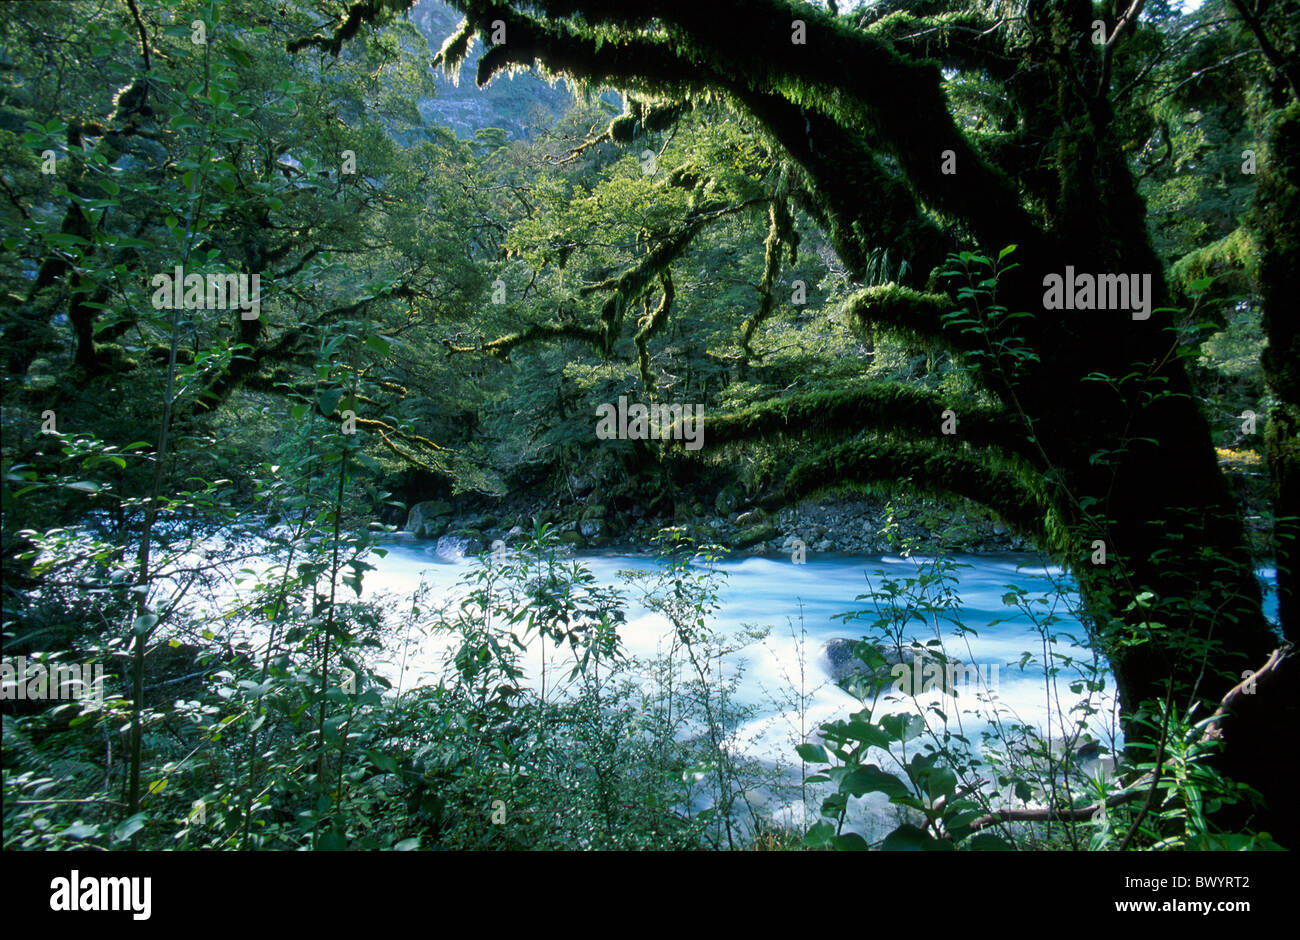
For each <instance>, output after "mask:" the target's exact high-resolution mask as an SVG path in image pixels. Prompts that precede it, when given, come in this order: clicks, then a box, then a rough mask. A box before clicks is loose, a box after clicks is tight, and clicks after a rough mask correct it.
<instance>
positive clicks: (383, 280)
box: [0, 0, 1300, 851]
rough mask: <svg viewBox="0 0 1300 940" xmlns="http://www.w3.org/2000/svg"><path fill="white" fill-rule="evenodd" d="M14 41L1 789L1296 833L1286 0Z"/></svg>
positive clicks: (385, 15)
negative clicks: (1013, 680)
mask: <svg viewBox="0 0 1300 940" xmlns="http://www.w3.org/2000/svg"><path fill="white" fill-rule="evenodd" d="M0 73H2V79H3V80H2V82H0V219H2V221H3V228H2V230H0V231H2V236H3V237H2V240H0V290H2V292H3V303H2V304H0V317H2V319H0V330H2V331H3V332H2V336H3V340H2V341H0V360H2V369H0V381H2V382H3V387H2V392H0V396H2V408H0V431H2V432H3V449H2V452H0V457H2V460H3V479H2V480H0V487H2V495H3V527H2V530H0V555H2V558H3V670H2V671H0V673H2V674H0V680H2V682H3V700H2V701H0V714H2V716H3V783H4V809H3V845H4V848H5V849H8V850H49V849H74V848H95V849H102V850H117V849H152V850H160V849H235V850H257V849H324V850H339V849H359V850H366V849H399V850H412V849H418V850H427V849H484V850H493V849H673V850H684V849H719V850H729V849H742V848H758V849H771V850H825V849H835V850H838V849H923V850H951V849H961V850H995V849H1000V850H1006V849H1035V850H1060V851H1104V850H1128V849H1132V850H1139V849H1140V850H1204V849H1276V848H1291V847H1293V846H1294V845H1295V844H1296V841H1297V838H1298V837H1300V830H1298V828H1297V822H1298V820H1297V809H1296V805H1295V800H1294V798H1293V789H1294V788H1293V786H1292V784H1293V781H1291V780H1290V779H1289V777H1288V776H1287V773H1286V772H1285V766H1287V762H1286V761H1285V759H1284V758H1283V756H1282V755H1284V753H1286V752H1287V751H1288V750H1289V747H1290V744H1291V742H1292V741H1293V740H1294V729H1295V726H1296V724H1295V723H1296V721H1297V717H1298V716H1297V709H1296V705H1297V702H1296V694H1295V691H1296V688H1297V683H1296V676H1295V671H1296V666H1295V656H1294V653H1293V648H1292V644H1293V643H1294V641H1295V639H1296V632H1297V630H1300V598H1298V597H1297V594H1296V582H1295V575H1296V570H1295V564H1296V563H1295V556H1296V552H1297V545H1296V536H1297V533H1300V332H1298V331H1300V312H1298V311H1297V299H1298V298H1300V3H1297V2H1295V0H1206V2H1203V3H1199V4H1198V3H1186V4H1179V3H1177V2H1174V0H1099V2H1089V0H875V2H852V0H838V2H836V0H447V2H446V3H441V2H434V0H351V2H348V0H270V2H267V0H169V2H166V3H156V2H152V0H69V2H38V0H30V2H29V0H20V2H12V3H7V4H5V5H4V6H3V7H2V8H0ZM1007 559H1010V561H1007ZM995 563H996V564H1003V563H1005V566H1006V568H1007V570H1008V571H1010V572H1011V573H1010V574H1008V575H1006V577H1005V578H1004V579H1003V582H1004V583H1001V584H996V585H995V586H994V587H993V588H992V590H993V592H994V593H993V596H994V597H995V598H999V599H1000V607H1002V608H1004V610H1003V611H1002V612H1001V613H1000V614H999V616H996V617H994V616H992V614H990V613H989V612H988V611H983V612H982V613H977V612H976V608H977V607H978V605H976V604H975V603H974V602H973V601H972V600H971V598H970V597H969V595H967V597H966V599H965V600H963V594H964V593H965V592H968V591H969V590H973V589H974V588H973V587H972V585H973V584H974V582H972V581H971V580H970V578H971V577H972V576H973V575H972V572H973V573H974V574H979V575H981V576H982V575H983V574H984V572H985V571H986V569H985V568H984V567H981V566H982V565H986V564H987V565H994V564H995ZM882 566H885V567H883V568H882ZM1017 566H1018V567H1017ZM1027 566H1033V567H1032V570H1033V571H1034V572H1038V574H1034V575H1032V576H1031V575H1022V574H1020V573H1019V572H1020V571H1021V570H1022V569H1025V568H1026V567H1027ZM868 569H869V570H868ZM864 570H868V574H867V577H866V579H865V580H864V579H863V577H862V572H863V571H864ZM877 570H885V571H886V573H885V574H884V575H880V574H878V573H872V572H874V571H877ZM987 570H993V569H992V568H989V569H987ZM996 570H998V571H1001V570H1002V569H1001V568H998V569H996ZM842 572H856V575H855V577H856V580H855V581H852V582H851V583H852V585H853V587H852V588H851V589H843V588H842V584H844V583H850V582H849V581H847V575H845V578H846V580H844V581H841V580H839V576H840V574H841V573H842ZM890 572H892V573H890ZM990 577H992V575H990ZM728 579H731V581H732V582H734V583H740V584H741V585H742V588H741V589H740V590H739V591H737V590H736V589H734V588H733V589H731V590H729V589H728V587H727V584H728ZM746 579H748V580H746ZM1006 582H1009V583H1006ZM769 589H770V590H771V591H774V592H775V591H780V590H785V591H787V594H788V596H789V597H790V598H794V597H795V596H796V595H798V596H799V597H800V598H801V600H800V604H801V603H802V600H806V599H809V598H811V597H816V598H819V599H822V600H825V602H826V603H828V604H829V603H838V604H839V605H840V606H839V607H838V608H836V611H837V612H839V611H844V614H843V616H842V617H841V618H840V619H841V621H842V622H841V624H840V625H839V626H838V627H836V628H835V630H834V631H833V630H832V628H831V626H830V618H829V617H821V614H819V613H817V612H815V611H812V610H811V609H810V610H809V611H805V610H804V609H803V608H802V606H798V605H796V604H795V603H794V602H793V601H782V602H780V603H761V602H760V601H765V600H767V599H770V597H771V596H775V595H769V594H768V593H766V592H767V591H768V590H769ZM760 591H761V592H762V593H761V594H760V593H758V592H760ZM837 591H839V592H841V593H839V594H837V593H836V592H837ZM746 592H750V603H749V604H748V605H746V604H744V603H743V600H744V596H745V593H746ZM782 596H786V595H782ZM742 607H743V608H744V612H737V611H739V609H740V608H742ZM849 608H853V609H852V610H850V609H849ZM751 609H752V610H753V611H756V612H755V613H752V615H751V612H750V611H751ZM980 609H981V610H982V608H980ZM818 610H820V608H818ZM995 613H996V611H995ZM819 617H820V618H821V619H820V620H819V619H818V618H819ZM750 620H754V621H756V623H754V624H749V623H748V621H750ZM742 622H745V623H746V626H744V627H743V628H742V627H738V626H737V625H738V624H741V623H742ZM976 624H977V626H978V629H977V626H976ZM652 626H653V629H654V631H657V632H654V633H653V636H651V634H650V632H648V631H651V627H652ZM1012 629H1016V630H1019V631H1020V633H1019V634H1012V633H1010V632H999V631H1010V630H1012ZM836 631H837V632H836ZM981 632H983V633H984V634H985V635H986V636H985V637H984V640H985V641H986V642H987V641H988V638H989V637H991V636H997V637H999V638H1002V637H1005V638H1006V640H1005V643H1006V650H1005V651H1003V652H1000V653H999V654H998V655H996V656H990V654H987V653H983V654H978V655H977V654H974V653H972V654H970V659H971V660H980V659H981V658H982V659H983V660H984V661H985V662H987V663H988V664H989V665H991V666H992V667H994V668H995V669H996V668H1000V669H1001V670H1002V671H1003V673H1005V674H1007V675H1013V674H1014V675H1015V676H1018V677H1020V679H1024V677H1026V676H1028V677H1031V678H1030V679H1028V680H1025V681H1027V682H1029V684H1030V685H1031V686H1034V687H1035V688H1036V691H1035V692H1034V693H1033V695H1034V697H1033V699H1032V701H1033V703H1034V707H1035V708H1038V707H1039V706H1040V705H1041V707H1042V712H1041V715H1042V720H1037V719H1031V718H1029V717H1026V716H1025V715H1023V714H1022V715H1016V716H1012V717H1007V713H1005V712H1003V711H999V710H998V708H997V704H996V701H995V700H994V699H995V697H990V696H989V695H987V694H985V693H988V691H989V690H988V688H983V689H982V690H980V691H979V692H974V693H972V692H971V691H970V690H969V689H968V688H963V689H962V690H961V691H960V692H959V690H958V686H959V685H961V684H962V683H961V681H960V679H961V677H962V675H963V673H962V670H963V669H964V668H965V666H967V665H970V662H969V661H967V660H965V659H964V658H963V655H962V654H959V653H958V649H959V648H960V649H970V647H969V646H968V645H965V644H969V643H970V642H971V640H972V639H975V640H978V639H979V634H980V633H981ZM778 639H779V640H780V645H779V647H771V646H770V644H772V643H775V642H777V640H778ZM819 639H820V640H826V642H825V644H824V645H823V648H822V650H821V651H820V652H819V651H818V649H817V648H816V641H817V640H819ZM999 642H1001V640H999ZM1015 644H1019V645H1015ZM773 648H777V649H779V652H777V653H771V655H770V656H769V658H768V659H762V658H761V656H760V653H759V652H758V651H760V650H763V649H768V650H769V651H770V650H771V649H773ZM980 648H981V649H985V647H980ZM998 649H999V650H1001V649H1002V647H998ZM764 655H766V654H764ZM746 657H750V658H748V659H747V658H746ZM754 657H759V658H754ZM990 659H991V660H992V661H991V662H988V661H989V660H990ZM413 664H418V665H413ZM764 664H768V665H764ZM769 667H770V668H769ZM913 667H914V668H915V670H916V672H915V674H912V673H909V672H908V670H911V669H913ZM923 669H924V675H925V676H926V677H938V678H937V679H936V680H935V683H929V682H927V683H924V684H923V683H922V682H921V681H920V680H921V673H922V671H923ZM746 670H748V671H749V673H748V674H749V675H753V674H757V675H758V676H759V677H760V678H761V679H762V680H763V682H764V683H766V684H765V685H764V686H763V689H764V691H765V694H768V695H769V698H772V699H773V700H774V701H769V702H767V704H765V705H762V706H760V705H759V704H757V699H756V697H755V695H754V694H753V693H752V689H753V688H754V682H755V681H756V680H753V679H752V678H746V676H747V673H746ZM765 670H767V671H765ZM772 670H777V671H778V672H779V677H780V682H781V683H783V684H782V687H781V688H779V689H773V687H772V683H773V676H774V675H777V672H773V671H772ZM981 674H982V675H985V676H987V675H988V674H989V673H987V672H985V673H981ZM900 675H904V676H908V679H909V681H906V682H903V683H901V685H900V683H899V682H893V683H892V685H891V680H893V679H897V678H898V677H899V676H900ZM912 680H915V681H912ZM819 683H820V686H818V687H819V688H821V687H827V688H829V691H821V692H816V693H814V691H813V687H814V686H816V685H818V684H819ZM932 685H937V688H936V687H932ZM986 685H987V683H986ZM1006 691H1007V693H1008V696H1009V693H1010V691H1011V690H1010V688H1009V687H1008V688H1007V689H1006ZM817 696H821V697H820V698H818V697H817ZM1028 700H1029V699H1028V698H1027V699H1026V701H1028ZM814 702H816V703H826V702H829V703H830V706H828V707H830V708H832V710H831V711H828V710H826V709H821V710H819V709H820V707H821V706H820V704H818V705H817V707H814ZM1044 702H1045V704H1043V703H1044ZM764 709H766V710H764ZM967 709H971V710H970V711H967ZM977 714H978V715H979V718H978V721H977V720H976V719H975V717H974V716H975V715H977ZM963 716H967V717H963ZM777 727H780V728H782V729H788V734H787V732H786V730H783V731H782V732H781V734H782V735H785V737H782V738H781V741H780V744H779V745H773V746H772V747H770V748H767V749H761V748H756V747H754V746H752V745H751V744H750V743H746V742H747V741H748V740H749V739H748V738H746V735H748V734H750V733H751V732H754V734H757V733H758V732H757V731H755V729H761V730H762V731H763V733H764V734H768V735H769V737H770V736H772V735H775V734H776V732H775V731H773V730H772V729H774V728H777ZM976 729H978V730H976Z"/></svg>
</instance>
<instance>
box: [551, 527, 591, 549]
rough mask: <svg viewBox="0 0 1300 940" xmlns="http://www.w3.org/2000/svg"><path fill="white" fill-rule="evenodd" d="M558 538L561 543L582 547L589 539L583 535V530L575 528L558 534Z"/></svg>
mask: <svg viewBox="0 0 1300 940" xmlns="http://www.w3.org/2000/svg"><path fill="white" fill-rule="evenodd" d="M557 538H559V540H560V543H561V544H563V545H572V546H573V547H574V548H582V546H583V545H585V544H586V541H587V540H586V539H584V538H583V537H582V533H581V532H575V531H573V530H569V531H567V532H561V533H560V534H559V535H558V536H557Z"/></svg>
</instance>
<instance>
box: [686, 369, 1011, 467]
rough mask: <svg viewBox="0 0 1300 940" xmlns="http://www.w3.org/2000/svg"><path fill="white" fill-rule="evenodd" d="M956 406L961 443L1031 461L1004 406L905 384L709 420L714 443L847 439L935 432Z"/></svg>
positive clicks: (773, 404)
mask: <svg viewBox="0 0 1300 940" xmlns="http://www.w3.org/2000/svg"><path fill="white" fill-rule="evenodd" d="M949 408H952V409H953V410H954V411H956V413H957V416H958V421H959V422H960V424H959V427H960V438H959V440H960V442H961V443H967V444H971V445H973V446H976V447H994V448H997V449H998V450H1000V451H1001V452H1002V453H1004V454H1006V455H1013V454H1014V455H1016V456H1019V457H1023V458H1026V459H1028V458H1031V457H1032V455H1033V453H1034V451H1033V449H1032V447H1031V445H1029V444H1028V443H1027V442H1026V441H1025V440H1024V439H1023V437H1022V436H1020V435H1018V434H1017V433H1016V431H1015V429H1016V428H1017V427H1018V426H1019V425H1018V423H1017V422H1016V421H1015V419H1014V418H1013V417H1012V416H1011V415H1010V414H1009V413H1007V412H1005V411H1003V410H1002V409H1001V408H990V407H988V406H986V405H977V404H973V403H970V404H963V403H960V402H957V403H954V402H953V401H951V400H950V399H946V398H945V397H944V396H942V395H940V394H938V393H936V392H932V391H929V390H927V389H924V388H918V387H916V386H915V385H907V384H904V383H902V382H877V383H872V384H871V385H868V386H866V387H859V388H850V389H843V390H835V391H821V392H812V393H809V394H805V395H797V396H793V397H791V398H781V399H776V400H774V401H765V402H761V403H758V404H754V405H751V406H749V407H748V408H745V409H742V410H741V411H736V412H733V413H731V414H727V415H721V416H718V417H712V418H709V417H706V418H703V419H701V420H703V422H704V427H705V433H706V434H707V435H708V440H709V442H710V443H714V444H717V443H730V442H733V441H742V440H756V439H762V438H765V437H770V436H772V435H777V434H788V435H798V434H825V435H844V434H846V433H858V432H860V431H907V432H910V433H912V434H913V435H916V436H927V435H932V434H934V433H936V431H938V430H939V428H940V426H941V425H942V423H943V412H944V411H945V410H946V409H949Z"/></svg>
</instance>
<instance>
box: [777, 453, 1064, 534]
mask: <svg viewBox="0 0 1300 940" xmlns="http://www.w3.org/2000/svg"><path fill="white" fill-rule="evenodd" d="M936 433H937V431H936ZM867 485H872V486H883V487H889V488H896V489H905V490H906V491H907V492H908V493H910V494H915V493H924V494H928V495H935V496H943V495H952V496H960V497H964V498H966V499H970V500H972V501H974V502H976V503H979V504H980V505H981V506H985V507H987V508H988V509H990V510H992V511H993V512H994V513H996V514H997V515H998V516H999V517H1001V518H1002V520H1003V521H1004V522H1006V524H1007V525H1009V526H1011V527H1012V528H1014V529H1016V531H1018V532H1020V533H1022V534H1024V535H1027V536H1029V537H1031V538H1033V539H1035V540H1037V541H1038V542H1040V543H1043V542H1045V540H1046V537H1047V536H1046V520H1047V517H1048V511H1049V507H1048V505H1047V503H1046V501H1045V500H1043V499H1042V498H1040V496H1039V495H1038V494H1037V493H1036V492H1035V491H1034V490H1033V489H1031V488H1030V487H1029V486H1027V485H1026V484H1025V483H1024V482H1022V480H1021V479H1019V478H1018V477H1017V476H1016V475H1013V474H1012V473H1010V472H1008V471H1005V470H1000V469H997V468H995V467H992V466H990V465H989V464H988V463H987V462H986V461H983V460H980V459H978V458H977V457H975V456H969V455H966V454H962V453H957V452H954V451H952V450H949V449H946V448H941V447H937V446H935V445H933V444H931V445H921V444H906V443H892V442H882V441H878V440H862V441H853V442H851V443H848V444H842V445H840V446H838V447H834V448H831V449H830V450H827V451H823V452H821V453H819V454H817V455H816V456H814V457H812V458H810V459H809V460H807V461H805V462H803V463H800V464H799V465H797V466H796V467H795V468H794V469H793V470H791V471H790V473H789V475H788V476H787V477H786V479H785V485H784V487H783V488H782V491H781V492H780V494H779V497H778V498H779V500H780V501H781V502H784V503H793V502H797V501H798V500H800V499H804V498H806V497H808V496H812V495H815V494H817V493H819V492H822V491H828V490H834V489H839V488H843V487H846V486H867ZM768 501H769V502H772V501H773V500H768Z"/></svg>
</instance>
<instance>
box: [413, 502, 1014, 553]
mask: <svg viewBox="0 0 1300 940" xmlns="http://www.w3.org/2000/svg"><path fill="white" fill-rule="evenodd" d="M534 520H536V521H538V522H544V523H549V524H551V525H553V526H554V527H555V528H556V529H557V530H558V533H559V537H560V539H561V541H563V542H564V543H565V544H567V545H570V546H571V547H573V548H574V549H575V550H583V549H605V550H613V551H633V552H637V551H643V550H644V549H645V548H646V546H648V545H650V544H651V539H652V538H653V537H654V535H655V534H656V533H657V532H658V531H659V530H660V529H662V528H665V527H667V526H672V525H678V526H683V527H684V528H685V529H686V531H687V532H688V534H689V535H690V536H691V537H692V538H694V539H695V540H696V541H697V542H700V543H713V544H718V545H722V546H724V547H726V548H727V549H729V550H730V551H731V553H732V555H733V557H737V558H748V557H775V556H778V555H787V556H791V557H794V556H795V555H796V554H797V553H800V552H802V554H803V556H804V557H805V558H806V557H807V556H809V555H813V554H825V553H838V554H847V555H875V554H882V553H888V552H894V551H898V550H899V549H900V548H901V547H903V546H904V545H912V546H914V547H915V548H917V549H918V550H920V551H923V552H936V551H939V550H941V549H942V550H946V551H950V552H962V553H969V554H988V553H998V552H1017V551H1032V550H1033V546H1032V544H1031V543H1030V542H1029V541H1028V540H1027V539H1024V538H1022V537H1020V536H1018V535H1016V534H1015V533H1013V532H1011V531H1010V530H1009V529H1008V528H1007V527H1006V526H1005V525H1003V524H1002V523H1001V522H1000V521H998V520H997V519H995V518H993V517H991V516H990V515H989V514H988V513H987V512H985V511H983V510H980V509H979V507H976V506H974V505H973V504H972V505H969V506H963V507H961V508H960V509H954V508H953V507H952V506H950V505H946V504H943V503H940V502H938V501H935V500H929V499H919V498H917V499H891V500H886V499H883V498H873V497H857V498H853V497H838V498H823V499H810V500H804V501H802V502H800V503H799V504H797V505H795V506H792V507H786V508H784V509H781V510H780V511H778V512H775V513H771V512H767V511H766V510H764V509H761V508H758V507H755V506H752V505H746V504H744V503H743V502H742V500H741V499H740V498H738V497H737V496H736V495H735V494H734V493H733V492H731V491H729V490H723V491H722V492H720V493H719V494H718V495H717V496H716V498H715V499H714V505H713V508H712V511H707V510H706V509H705V507H704V506H703V505H702V504H700V503H695V504H694V505H693V506H689V507H686V509H685V510H684V511H683V510H681V509H679V510H678V511H677V512H676V513H674V514H672V515H665V514H661V513H654V512H651V511H648V510H647V509H646V508H644V507H641V506H635V505H634V506H630V507H628V508H626V509H623V510H621V511H620V510H618V509H614V508H611V507H610V506H608V505H606V504H604V503H601V502H600V501H598V500H596V499H594V498H588V499H586V500H584V501H581V502H576V503H571V504H568V505H565V506H562V507H555V508H552V507H550V506H529V505H524V504H518V503H505V502H503V503H501V504H497V505H485V504H484V503H482V502H470V501H467V502H465V503H461V504H458V505H453V504H452V503H451V502H449V501H446V500H428V501H424V502H419V503H416V504H414V505H413V506H411V508H410V511H409V512H408V514H407V517H406V521H405V524H404V525H403V527H402V528H403V531H405V532H408V533H410V534H411V535H412V536H414V537H415V538H417V539H429V540H436V539H438V538H439V537H441V536H444V535H451V536H458V537H460V538H462V539H464V540H465V549H464V550H465V552H466V554H475V553H477V552H479V551H483V550H485V549H487V548H490V547H491V546H492V544H493V543H494V542H497V541H501V542H504V543H505V544H507V545H509V544H511V543H512V542H514V541H515V540H516V539H518V538H520V537H521V536H522V535H523V534H524V533H525V532H527V531H530V530H531V529H532V526H533V522H534Z"/></svg>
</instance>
